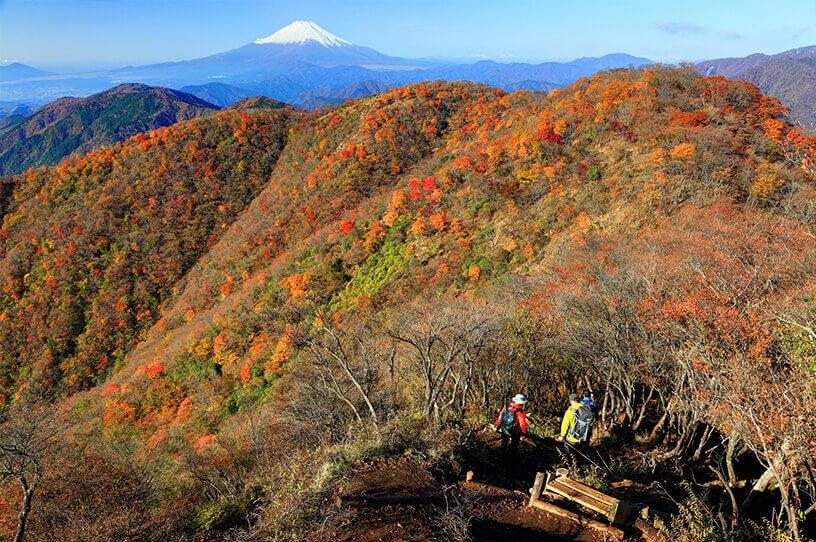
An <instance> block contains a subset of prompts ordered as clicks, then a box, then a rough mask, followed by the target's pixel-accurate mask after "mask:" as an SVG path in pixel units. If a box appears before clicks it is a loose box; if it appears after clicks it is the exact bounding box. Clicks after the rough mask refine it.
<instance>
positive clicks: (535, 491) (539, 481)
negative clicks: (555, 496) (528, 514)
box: [528, 472, 545, 506]
mask: <svg viewBox="0 0 816 542" xmlns="http://www.w3.org/2000/svg"><path fill="white" fill-rule="evenodd" d="M544 478H545V474H544V473H543V472H537V473H536V477H535V482H534V483H533V488H532V489H531V490H530V502H529V503H528V506H532V505H533V501H537V500H538V498H539V497H540V496H541V489H542V487H544Z"/></svg>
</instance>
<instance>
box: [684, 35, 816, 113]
mask: <svg viewBox="0 0 816 542" xmlns="http://www.w3.org/2000/svg"><path fill="white" fill-rule="evenodd" d="M697 69H698V70H699V71H700V72H701V73H703V74H704V75H722V76H723V77H727V78H729V79H734V80H737V81H747V82H749V83H753V84H754V85H756V86H758V87H759V89H760V90H761V91H762V92H763V93H765V94H767V95H769V96H774V97H776V98H779V99H780V100H782V103H783V104H785V105H786V106H787V107H790V109H791V116H792V117H793V118H794V119H795V120H798V121H799V122H801V123H802V124H804V125H805V126H807V127H808V128H809V129H812V126H813V123H814V122H816V46H811V47H800V48H798V49H791V50H790V51H785V52H783V53H779V54H777V55H771V56H769V55H763V54H754V55H750V56H747V57H745V58H724V59H719V60H709V61H706V62H701V63H700V64H698V65H697Z"/></svg>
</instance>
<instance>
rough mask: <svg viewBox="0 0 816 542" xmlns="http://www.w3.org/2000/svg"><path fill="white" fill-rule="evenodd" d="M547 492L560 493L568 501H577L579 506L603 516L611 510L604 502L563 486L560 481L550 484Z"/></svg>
mask: <svg viewBox="0 0 816 542" xmlns="http://www.w3.org/2000/svg"><path fill="white" fill-rule="evenodd" d="M547 490H549V491H553V492H555V493H558V494H559V495H563V496H564V497H567V498H568V499H570V500H572V501H575V502H577V503H578V504H581V505H583V506H586V507H587V508H589V509H590V510H594V511H595V512H598V513H599V514H603V515H604V516H606V515H607V514H609V510H610V508H611V507H610V506H609V504H607V503H605V502H603V501H599V500H598V499H596V498H594V497H591V496H589V495H585V494H583V493H580V492H578V491H576V490H574V489H573V488H571V487H569V486H565V485H563V484H561V483H560V482H559V481H558V480H554V481H552V482H550V484H549V485H548V486H547Z"/></svg>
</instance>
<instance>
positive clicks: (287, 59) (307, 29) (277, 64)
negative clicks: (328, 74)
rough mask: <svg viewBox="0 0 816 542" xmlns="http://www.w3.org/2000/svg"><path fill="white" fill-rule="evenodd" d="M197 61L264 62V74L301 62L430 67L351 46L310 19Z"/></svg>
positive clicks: (248, 64)
mask: <svg viewBox="0 0 816 542" xmlns="http://www.w3.org/2000/svg"><path fill="white" fill-rule="evenodd" d="M200 61H205V62H213V61H214V62H226V63H230V64H233V65H237V66H238V67H239V68H241V69H243V68H248V67H254V66H257V65H263V66H264V69H265V71H266V73H267V74H269V73H286V72H288V71H289V69H290V68H291V67H292V66H294V65H298V66H302V65H303V64H310V65H312V66H320V67H323V68H334V67H337V66H359V67H363V68H368V69H373V70H383V69H389V70H391V69H416V68H425V67H428V66H429V64H428V63H427V62H423V61H419V60H409V59H407V58H398V57H393V56H388V55H384V54H382V53H380V52H378V51H375V50H374V49H371V48H369V47H363V46H360V45H354V44H353V43H351V42H349V41H346V40H344V39H342V38H340V37H338V36H335V35H334V34H332V33H331V32H329V31H328V30H325V29H323V28H321V27H320V26H319V25H317V24H316V23H314V22H312V21H295V22H293V23H291V24H289V25H287V26H284V27H283V28H281V29H280V30H278V31H276V32H275V33H273V34H271V35H269V36H267V37H265V38H259V39H256V40H255V41H253V42H252V43H249V44H247V45H244V46H243V47H239V48H238V49H233V50H232V51H227V52H226V53H221V54H218V55H213V56H210V57H207V58H203V59H200V60H199V61H192V62H200Z"/></svg>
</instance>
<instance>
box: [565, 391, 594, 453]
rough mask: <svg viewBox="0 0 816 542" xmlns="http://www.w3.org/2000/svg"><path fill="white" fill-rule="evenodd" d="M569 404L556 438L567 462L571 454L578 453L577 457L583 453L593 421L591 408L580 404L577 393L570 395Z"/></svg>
mask: <svg viewBox="0 0 816 542" xmlns="http://www.w3.org/2000/svg"><path fill="white" fill-rule="evenodd" d="M569 402H570V406H569V408H568V409H567V411H566V412H565V413H564V419H563V420H561V435H560V436H559V437H558V441H559V442H563V443H564V453H565V454H566V456H567V460H570V459H572V457H573V452H578V455H579V456H580V455H581V454H582V453H583V452H584V450H585V449H586V444H587V443H588V442H589V435H590V433H591V431H592V422H593V420H594V415H593V413H592V407H590V406H589V405H587V404H585V403H583V402H581V398H580V397H579V396H578V394H577V393H571V394H570V396H569Z"/></svg>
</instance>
